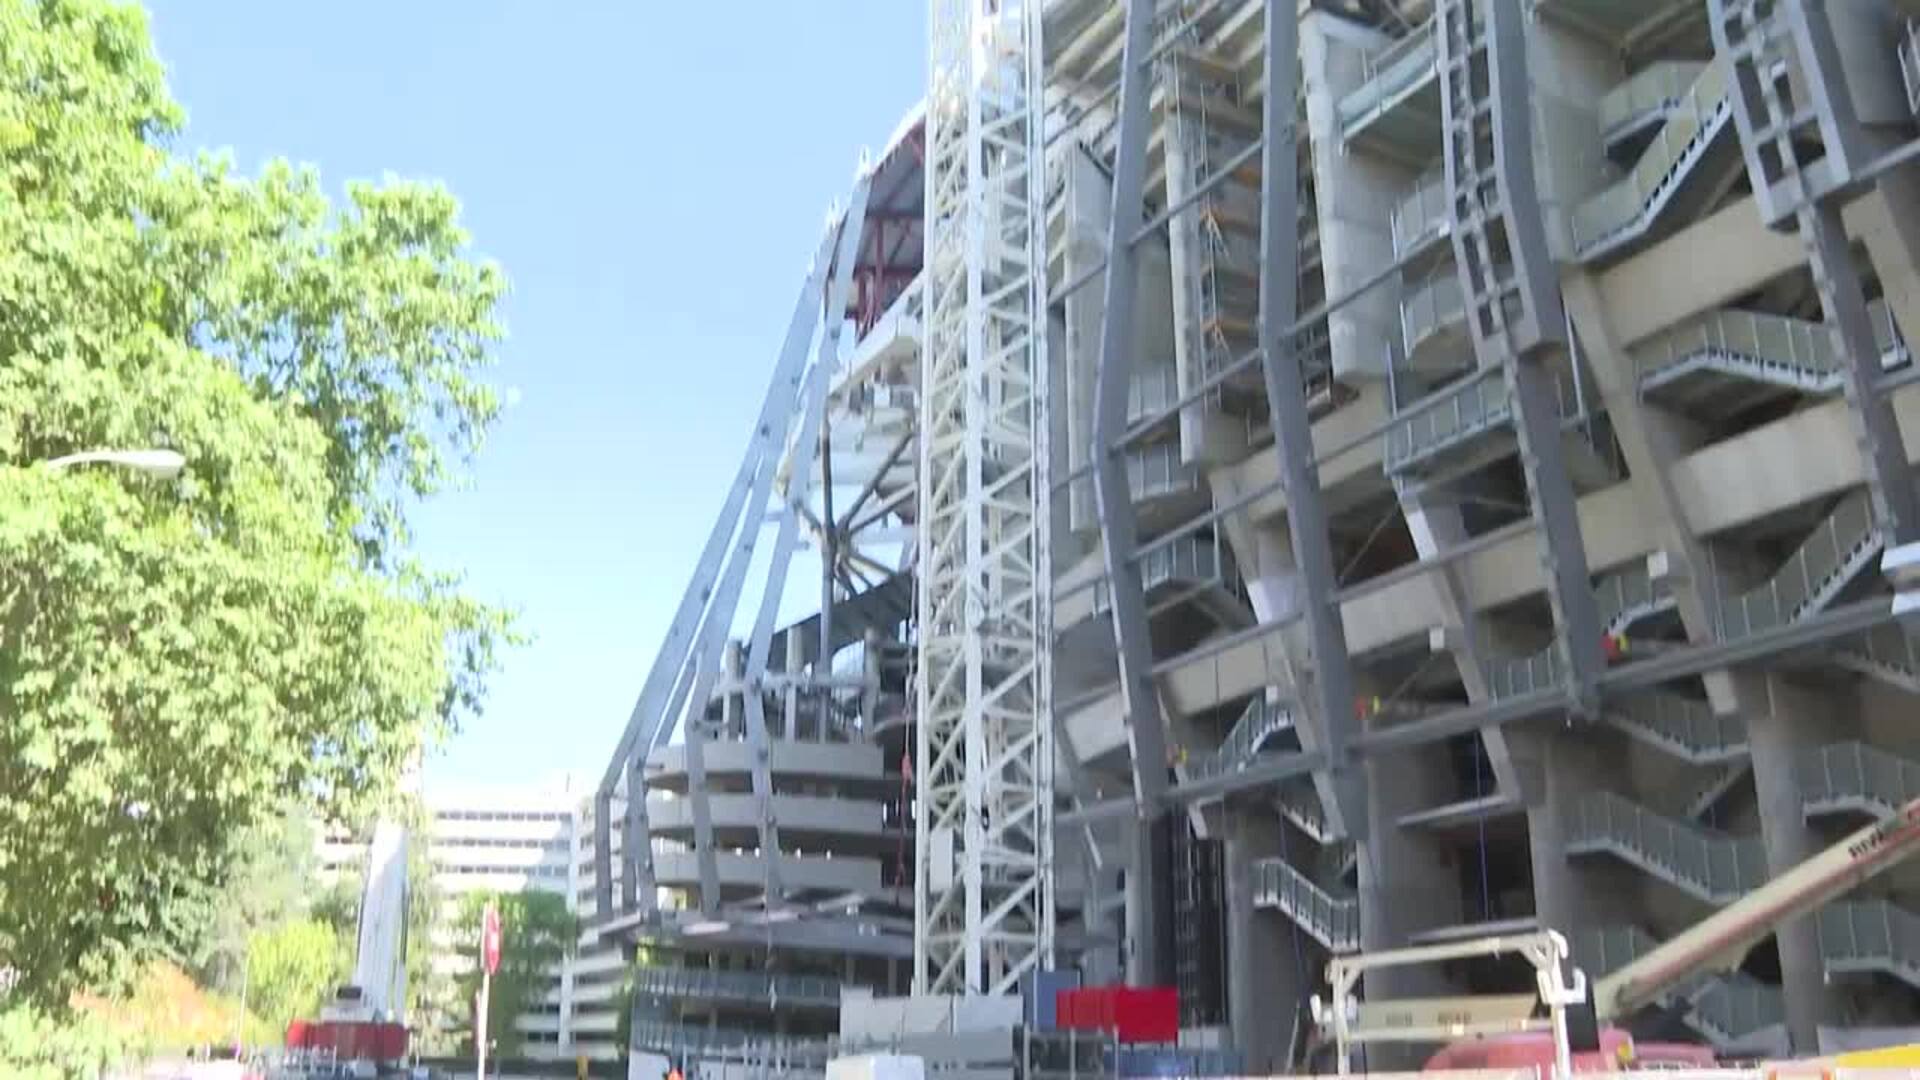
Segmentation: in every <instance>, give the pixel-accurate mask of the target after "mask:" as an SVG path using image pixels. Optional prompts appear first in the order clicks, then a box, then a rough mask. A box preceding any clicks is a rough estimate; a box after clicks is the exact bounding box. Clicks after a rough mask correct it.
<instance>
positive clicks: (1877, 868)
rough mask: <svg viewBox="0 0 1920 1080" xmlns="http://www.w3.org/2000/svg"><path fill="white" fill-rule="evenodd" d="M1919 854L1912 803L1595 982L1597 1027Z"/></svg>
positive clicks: (1723, 965) (1723, 966) (1720, 966)
mask: <svg viewBox="0 0 1920 1080" xmlns="http://www.w3.org/2000/svg"><path fill="white" fill-rule="evenodd" d="M1916 851H1920V799H1915V800H1913V801H1912V802H1909V803H1907V804H1906V805H1905V806H1903V807H1901V808H1900V810H1899V811H1898V812H1897V813H1895V814H1894V815H1893V816H1892V817H1890V818H1888V819H1886V820H1884V821H1880V822H1876V823H1875V824H1872V825H1869V826H1867V827H1866V828H1864V829H1861V830H1860V831H1859V832H1856V833H1854V834H1852V835H1851V836H1848V837H1847V838H1846V839H1844V840H1841V841H1840V842H1839V843H1837V844H1835V845H1833V846H1832V847H1830V848H1827V849H1826V850H1825V851H1822V852H1820V853H1819V854H1818V855H1815V856H1813V857H1812V858H1809V859H1807V860H1806V861H1805V862H1803V863H1801V864H1800V865H1798V866H1796V867H1794V868H1793V869H1791V870H1789V871H1787V872H1786V873H1784V874H1782V875H1780V876H1779V877H1777V878H1774V879H1773V880H1772V881H1769V882H1767V883H1766V884H1765V885H1763V886H1761V887H1760V888H1758V889H1755V890H1754V891H1752V892H1750V893H1748V894H1747V895H1746V896H1743V897H1741V898H1740V899H1739V900H1736V901H1734V902H1733V903H1731V904H1728V905H1727V906H1726V907H1724V908H1721V909H1720V910H1719V911H1717V912H1715V913H1714V914H1712V915H1710V916H1708V917H1707V918H1705V919H1703V920H1701V921H1700V922H1698V923H1696V924H1695V925H1694V926H1692V927H1690V928H1689V929H1687V930H1686V931H1684V932H1682V933H1680V934H1678V935H1676V936H1675V937H1673V938H1672V939H1670V940H1668V941H1667V942H1665V943H1664V944H1662V945H1660V946H1659V947H1658V948H1655V949H1653V950H1652V951H1650V952H1648V953H1647V954H1646V955H1645V956H1643V957H1641V958H1639V959H1638V960H1635V961H1633V962H1632V963H1630V964H1627V965H1626V966H1625V967H1622V968H1620V969H1619V970H1617V971H1614V972H1612V973H1611V974H1608V975H1607V976H1605V977H1604V978H1601V979H1599V980H1597V981H1596V982H1595V983H1594V986H1593V1005H1594V1010H1595V1012H1596V1013H1597V1014H1598V1017H1599V1019H1600V1020H1601V1021H1602V1022H1605V1021H1606V1020H1608V1019H1611V1018H1613V1017H1618V1016H1625V1015H1627V1014H1628V1013H1631V1012H1632V1011H1633V1010H1635V1009H1638V1008H1640V1007H1641V1006H1643V1005H1647V1004H1650V1003H1652V1002H1653V1001H1654V999H1656V998H1658V997H1659V996H1660V995H1661V994H1663V993H1665V992H1666V991H1667V990H1668V989H1670V988H1672V987H1673V986H1674V985H1676V984H1678V983H1680V982H1682V981H1684V980H1685V979H1688V978H1690V977H1692V976H1694V975H1697V974H1699V973H1701V972H1703V971H1715V970H1727V969H1731V968H1733V967H1736V966H1738V965H1739V964H1740V962H1741V961H1742V960H1743V959H1744V958H1745V957H1746V955H1747V950H1749V949H1751V948H1752V947H1753V946H1754V945H1755V944H1757V943H1758V942H1760V941H1761V940H1762V939H1764V938H1766V937H1767V935H1769V934H1771V933H1773V931H1774V928H1775V927H1777V926H1779V925H1780V924H1781V923H1783V922H1787V921H1789V920H1792V919H1795V918H1798V917H1800V916H1802V915H1806V914H1808V913H1810V912H1812V911H1814V910H1816V909H1817V908H1819V907H1820V906H1821V905H1823V904H1825V903H1826V902H1827V901H1829V900H1832V899H1834V898H1835V897H1837V896H1840V895H1842V894H1844V893H1846V892H1847V891H1849V890H1851V889H1852V888H1854V887H1855V886H1857V885H1859V884H1860V883H1862V882H1864V881H1866V880H1868V879H1869V878H1872V877H1875V876H1876V875H1879V874H1881V873H1884V872H1885V871H1887V870H1889V869H1891V868H1892V867H1893V866H1895V865H1897V864H1898V863H1900V862H1901V861H1903V860H1905V859H1907V858H1908V857H1910V856H1912V855H1913V854H1914V853H1915V852H1916Z"/></svg>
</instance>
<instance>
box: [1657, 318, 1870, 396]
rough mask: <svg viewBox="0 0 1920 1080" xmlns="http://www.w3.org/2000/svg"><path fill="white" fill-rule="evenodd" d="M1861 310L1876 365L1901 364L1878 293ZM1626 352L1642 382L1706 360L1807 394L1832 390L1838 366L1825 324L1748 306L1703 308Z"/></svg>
mask: <svg viewBox="0 0 1920 1080" xmlns="http://www.w3.org/2000/svg"><path fill="white" fill-rule="evenodd" d="M1867 316H1868V321H1869V322H1870V323H1871V324H1872V326H1873V339H1874V345H1875V346H1876V347H1877V348H1878V349H1879V352H1880V358H1881V366H1882V367H1883V368H1891V367H1896V366H1898V365H1900V364H1902V363H1905V362H1906V361H1907V359H1908V356H1907V347H1906V343H1905V342H1904V341H1903V340H1902V339H1901V337H1900V330H1899V326H1898V325H1897V324H1896V323H1895V322H1894V318H1893V312H1892V310H1891V309H1890V308H1889V307H1888V306H1887V302H1886V300H1884V299H1875V300H1871V301H1869V302H1868V303H1867ZM1629 354H1630V355H1631V356H1632V357H1633V361H1634V367H1635V370H1636V373H1637V375H1638V378H1639V380H1640V383H1641V385H1642V386H1646V385H1647V384H1649V383H1656V384H1657V383H1658V382H1659V381H1661V377H1662V376H1665V375H1667V373H1669V372H1673V371H1675V369H1679V368H1682V367H1697V366H1711V367H1714V368H1716V369H1719V370H1737V371H1739V372H1741V373H1743V374H1745V375H1746V376H1747V377H1749V378H1755V379H1759V380H1762V381H1766V382H1773V383H1778V384H1780V385H1783V386H1791V387H1795V388H1797V389H1801V390H1805V391H1808V392H1811V393H1834V392H1837V391H1839V390H1840V389H1841V386H1842V380H1843V379H1844V378H1845V367H1846V365H1845V358H1844V357H1843V356H1841V355H1840V352H1839V350H1838V349H1837V348H1836V347H1835V345H1834V340H1833V332H1832V329H1831V328H1830V327H1828V326H1827V325H1826V324H1825V323H1817V322H1810V321H1808V320H1806V319H1794V318H1789V317H1787V316H1784V315H1769V314H1765V313H1761V312H1754V311H1732V310H1718V311H1709V312H1707V313H1705V314H1703V315H1699V316H1697V317H1695V318H1692V319H1689V320H1687V321H1686V322H1684V323H1681V324H1680V325H1678V326H1675V327H1673V328H1672V329H1669V330H1666V331H1664V332H1662V333H1660V334H1656V335H1655V336H1653V337H1651V338H1649V339H1647V340H1646V341H1644V342H1642V343H1640V344H1638V345H1635V346H1634V347H1633V348H1632V349H1630V350H1629Z"/></svg>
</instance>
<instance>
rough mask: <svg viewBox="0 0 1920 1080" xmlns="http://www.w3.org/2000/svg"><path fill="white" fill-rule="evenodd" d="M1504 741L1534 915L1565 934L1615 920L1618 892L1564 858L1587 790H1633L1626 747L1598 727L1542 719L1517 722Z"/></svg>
mask: <svg viewBox="0 0 1920 1080" xmlns="http://www.w3.org/2000/svg"><path fill="white" fill-rule="evenodd" d="M1508 742H1509V745H1510V746H1511V747H1512V750H1513V755H1514V764H1515V771H1516V772H1518V773H1519V774H1520V790H1521V797H1522V799H1523V801H1524V802H1525V804H1526V808H1527V853H1528V860H1529V863H1530V864H1531V866H1532V870H1533V910H1534V915H1535V917H1536V918H1537V919H1538V920H1539V922H1540V925H1541V926H1542V927H1543V928H1545V929H1549V930H1558V931H1560V932H1561V933H1563V934H1567V935H1573V934H1577V933H1579V932H1580V931H1582V930H1587V929H1593V928H1596V927H1600V926H1605V925H1607V924H1609V923H1612V922H1615V921H1619V916H1620V914H1621V912H1620V910H1619V909H1620V908H1621V907H1622V906H1623V904H1622V900H1623V898H1622V897H1620V896H1618V895H1617V894H1616V893H1614V892H1613V891H1612V890H1606V889H1594V888H1591V887H1588V886H1590V884H1591V883H1590V882H1588V881H1587V880H1586V873H1585V872H1584V870H1583V868H1581V867H1578V866H1576V865H1575V864H1574V863H1573V862H1571V861H1570V860H1569V859H1568V858H1567V841H1568V838H1569V837H1570V836H1571V835H1572V826H1573V821H1574V814H1575V813H1576V812H1577V807H1578V806H1579V803H1580V801H1581V800H1582V799H1583V798H1585V797H1586V796H1587V795H1588V794H1589V793H1591V792H1594V791H1606V790H1612V791H1618V792H1621V793H1623V794H1627V795H1629V796H1631V794H1632V793H1631V791H1630V790H1628V787H1627V785H1626V783H1625V779H1626V778H1625V772H1626V770H1625V768H1624V764H1623V760H1622V759H1623V749H1624V748H1623V747H1621V746H1620V745H1619V744H1618V741H1617V740H1612V741H1609V740H1606V739H1603V738H1601V737H1600V736H1599V735H1598V734H1597V733H1592V732H1587V731H1581V730H1569V729H1566V728H1555V727H1552V726H1549V725H1544V724H1534V725H1527V726H1522V727H1516V728H1515V730H1514V731H1512V732H1511V733H1510V734H1509V736H1508ZM1627 921H1631V920H1627Z"/></svg>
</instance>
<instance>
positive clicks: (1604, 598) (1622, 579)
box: [1593, 559, 1674, 634]
mask: <svg viewBox="0 0 1920 1080" xmlns="http://www.w3.org/2000/svg"><path fill="white" fill-rule="evenodd" d="M1593 597H1594V601H1595V603H1596V604H1598V606H1599V609H1600V627H1601V629H1602V630H1603V631H1604V632H1606V633H1609V634H1618V633H1620V632H1622V631H1623V630H1625V629H1626V628H1627V627H1628V626H1631V625H1632V624H1633V623H1635V622H1637V621H1639V620H1641V619H1644V618H1646V617H1647V616H1648V615H1652V614H1655V613H1656V612H1661V611H1665V610H1667V609H1668V608H1670V607H1672V606H1673V604H1674V599H1673V594H1672V593H1669V592H1667V591H1666V590H1665V589H1663V588H1662V587H1661V586H1660V585H1659V584H1657V583H1656V582H1655V581H1654V580H1653V574H1652V573H1650V572H1649V571H1648V570H1647V563H1646V560H1644V559H1642V560H1639V561H1637V562H1634V563H1631V564H1629V565H1627V566H1624V567H1621V568H1620V569H1618V570H1615V571H1613V572H1612V573H1610V574H1607V575H1606V576H1604V577H1602V578H1601V579H1600V584H1598V585H1596V586H1594V589H1593Z"/></svg>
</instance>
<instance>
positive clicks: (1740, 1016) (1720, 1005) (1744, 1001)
mask: <svg viewBox="0 0 1920 1080" xmlns="http://www.w3.org/2000/svg"><path fill="white" fill-rule="evenodd" d="M1569 944H1571V946H1572V949H1573V957H1574V960H1575V961H1576V962H1577V963H1578V964H1579V965H1580V966H1581V968H1582V969H1583V970H1585V971H1586V973H1587V975H1588V977H1589V978H1599V977H1601V976H1604V975H1606V974H1608V973H1610V972H1613V971H1617V970H1619V969H1620V968H1622V967H1625V966H1626V965H1628V964H1630V963H1632V962H1633V961H1635V960H1638V959H1639V958H1640V957H1642V956H1644V955H1645V954H1647V953H1648V952H1651V951H1652V950H1653V949H1654V948H1655V947H1656V946H1658V945H1659V944H1660V942H1659V940H1658V939H1656V938H1655V937H1654V936H1653V935H1652V934H1649V933H1647V932H1646V931H1645V930H1642V929H1640V928H1639V927H1637V926H1607V927H1599V928H1595V929H1590V930H1586V931H1584V932H1581V933H1577V934H1575V935H1573V940H1572V941H1571V942H1570V943H1569ZM1660 1001H1661V1004H1662V1005H1665V1006H1668V1007H1675V1006H1677V1007H1679V1009H1680V1013H1681V1018H1682V1019H1683V1020H1684V1022H1685V1023H1686V1024H1687V1026H1688V1027H1691V1028H1693V1029H1694V1030H1695V1031H1696V1032H1698V1033H1699V1034H1700V1035H1701V1036H1703V1037H1704V1038H1706V1039H1707V1041H1709V1042H1711V1043H1712V1044H1713V1045H1714V1046H1715V1047H1717V1048H1719V1049H1721V1050H1728V1049H1732V1048H1734V1047H1737V1046H1746V1045H1752V1044H1753V1042H1754V1041H1755V1040H1756V1039H1763V1038H1766V1037H1767V1036H1768V1035H1769V1034H1770V1033H1771V1032H1773V1031H1774V1030H1775V1029H1778V1028H1779V1027H1780V1026H1781V1025H1782V1024H1784V1023H1785V1020H1786V1010H1785V1007H1784V1005H1783V1004H1782V1002H1781V999H1780V989H1779V987H1776V986H1769V985H1768V984H1766V983H1763V982H1760V981H1759V980H1757V979H1754V978H1753V977H1751V976H1748V975H1744V974H1741V973H1738V972H1734V973H1730V974H1721V973H1708V974H1704V975H1700V976H1697V977H1695V978H1693V979H1689V980H1687V981H1685V982H1682V983H1680V984H1679V985H1677V986H1675V987H1674V988H1673V989H1671V990H1669V991H1668V992H1667V993H1666V994H1665V995H1663V996H1662V997H1661V999H1660Z"/></svg>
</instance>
